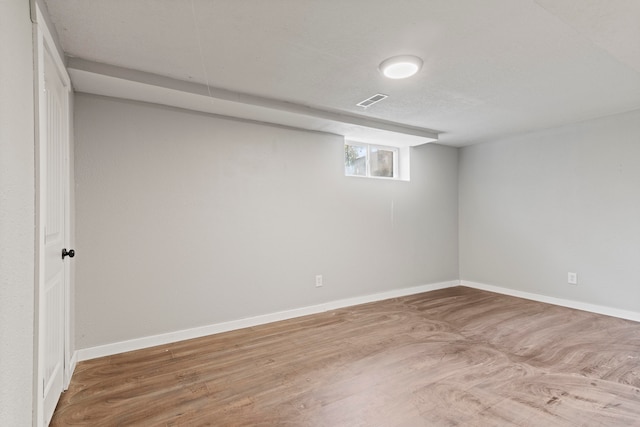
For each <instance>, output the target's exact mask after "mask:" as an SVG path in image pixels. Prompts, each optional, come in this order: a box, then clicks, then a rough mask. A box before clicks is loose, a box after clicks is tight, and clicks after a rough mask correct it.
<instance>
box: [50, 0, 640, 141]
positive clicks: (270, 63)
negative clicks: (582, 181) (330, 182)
mask: <svg viewBox="0 0 640 427" xmlns="http://www.w3.org/2000/svg"><path fill="white" fill-rule="evenodd" d="M46 4H47V7H48V9H49V13H50V15H51V18H52V21H53V23H54V24H55V27H56V31H57V33H58V36H59V38H60V41H61V44H62V47H63V49H64V51H65V53H66V54H67V55H68V56H70V57H77V58H81V59H83V60H87V61H76V63H77V64H85V65H86V64H90V66H84V68H83V67H82V66H79V67H78V70H76V71H74V70H73V67H70V68H72V70H71V74H72V79H73V80H74V85H75V86H76V88H77V89H79V90H84V91H89V92H96V93H98V92H99V88H100V87H101V85H102V88H103V89H102V91H103V92H104V91H106V89H104V88H105V87H107V86H109V84H116V86H117V82H118V81H119V80H123V78H122V76H124V75H125V74H126V73H121V76H120V78H119V79H116V80H113V75H108V74H109V73H105V72H103V71H100V64H109V65H115V66H117V67H119V68H117V69H130V70H137V71H141V72H145V73H151V74H148V76H149V81H150V82H151V81H152V80H154V79H153V74H157V75H160V76H164V77H166V78H170V79H166V80H165V81H164V82H165V83H166V82H170V81H175V80H178V81H186V82H191V83H197V84H198V85H193V86H192V87H203V88H206V86H209V87H210V88H212V89H211V90H209V89H206V90H207V91H211V92H212V94H213V95H215V94H216V93H221V91H222V92H225V91H226V92H225V93H231V94H234V93H235V94H244V95H247V96H245V97H244V98H243V99H245V100H251V99H258V100H263V101H265V100H266V101H268V100H272V101H273V104H272V106H274V108H275V109H276V110H277V109H278V105H284V104H288V105H293V106H295V107H297V108H307V109H308V111H311V112H312V113H314V114H315V112H320V113H322V112H332V113H333V114H343V115H344V116H345V117H347V118H348V117H352V118H354V120H356V121H357V119H358V116H362V117H364V118H369V119H371V123H373V128H374V129H375V128H376V126H377V125H376V123H378V122H379V123H382V124H385V123H387V124H389V123H391V125H395V126H397V127H402V126H408V127H409V128H408V129H413V130H414V131H416V130H420V129H422V130H423V131H424V132H427V133H428V132H429V131H430V130H431V129H433V130H437V131H439V132H441V134H440V137H439V142H440V143H443V144H447V145H453V146H464V145H469V144H473V143H478V142H483V141H487V140H492V139H498V138H502V137H506V136H508V135H512V134H515V133H522V132H529V131H533V130H537V129H542V128H548V127H553V126H557V125H561V124H565V123H571V122H576V121H581V120H586V119H591V118H595V117H601V116H606V115H610V114H615V113H620V112H624V111H630V110H634V109H638V108H640V1H638V0H535V1H534V0H483V1H477V0H393V1H389V0H269V1H267V0H109V1H106V0H48V1H46ZM399 54H413V55H417V56H419V57H421V58H422V59H423V60H424V67H423V69H422V71H421V72H420V73H419V74H418V75H416V76H414V77H412V78H409V79H406V80H388V79H385V78H384V77H382V76H381V74H380V73H379V72H378V69H377V67H378V64H379V63H380V62H381V61H382V60H384V59H386V58H388V57H390V56H394V55H399ZM89 61H91V62H89ZM93 63H100V64H94V65H95V66H91V64H93ZM70 64H73V61H71V62H70ZM87 69H92V70H93V71H91V72H89V71H87ZM102 69H109V67H103V68H102ZM114 69H116V68H114ZM83 73H84V74H83ZM87 73H89V74H91V73H93V76H92V77H91V76H89V77H90V78H89V79H88V80H91V79H92V78H93V80H94V83H93V84H90V83H87ZM74 74H75V76H74ZM105 75H107V78H110V79H111V80H109V81H110V83H109V84H106V83H105V84H103V83H104V76H105ZM138 75H144V73H138ZM78 76H84V78H83V77H78ZM101 78H102V79H103V80H101ZM172 79H173V80H172ZM101 81H102V82H103V83H100V82H101ZM114 81H115V83H114ZM138 83H140V82H138ZM165 83H161V84H158V83H157V82H156V83H153V84H151V85H152V86H154V85H155V86H160V87H161V88H164V89H166V87H167V86H173V87H174V88H175V87H177V86H176V85H172V84H165ZM205 85H206V86H205ZM124 87H125V86H122V87H121V92H122V91H125V92H126V91H130V90H131V89H124ZM117 92H118V91H117V90H115V91H114V92H112V93H113V94H117ZM187 92H188V91H187ZM196 92H197V91H196ZM376 93H384V94H387V95H389V98H387V99H386V100H384V101H382V102H380V103H378V104H375V105H374V106H372V107H370V108H369V109H367V110H363V109H361V108H360V107H357V106H356V105H355V104H356V103H358V102H359V101H362V100H363V99H365V98H368V97H369V96H371V95H374V94H376ZM103 94H109V93H103ZM191 95H193V93H191ZM206 95H207V93H205V94H201V95H200V96H206ZM125 97H126V96H125ZM281 101H286V103H282V102H281ZM155 102H159V101H155ZM172 105H175V104H172ZM264 105H266V106H267V107H269V105H268V103H267V104H264ZM264 105H263V106H264ZM309 107H310V108H309ZM212 112H218V111H212ZM312 115H313V114H312ZM249 118H251V117H249ZM274 121H275V122H278V121H277V119H276V120H274ZM347 122H348V120H347ZM348 123H349V122H348ZM285 124H286V123H285ZM383 128H384V126H383ZM319 130H322V129H319ZM378 130H379V129H378ZM338 132H339V131H338ZM400 133H402V132H400ZM414 133H415V132H414Z"/></svg>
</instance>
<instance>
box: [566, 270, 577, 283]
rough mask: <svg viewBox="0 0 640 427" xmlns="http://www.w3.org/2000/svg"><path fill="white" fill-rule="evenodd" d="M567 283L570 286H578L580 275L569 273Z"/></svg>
mask: <svg viewBox="0 0 640 427" xmlns="http://www.w3.org/2000/svg"><path fill="white" fill-rule="evenodd" d="M567 282H569V284H570V285H577V284H578V273H571V272H570V273H569V274H568V275H567Z"/></svg>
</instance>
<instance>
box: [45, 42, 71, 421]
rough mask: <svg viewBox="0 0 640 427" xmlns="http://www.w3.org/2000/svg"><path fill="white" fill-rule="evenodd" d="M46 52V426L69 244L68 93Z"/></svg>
mask: <svg viewBox="0 0 640 427" xmlns="http://www.w3.org/2000/svg"><path fill="white" fill-rule="evenodd" d="M43 50H44V55H43V62H44V63H43V65H44V88H43V90H44V92H43V93H41V96H42V97H43V99H42V101H43V104H42V105H41V119H40V120H41V127H40V129H41V139H40V141H41V144H42V145H43V147H42V148H43V150H42V151H41V153H42V157H43V158H41V162H43V163H44V164H42V165H41V169H40V170H41V172H42V178H44V180H43V181H44V182H42V181H41V185H42V186H43V187H44V188H43V190H44V191H43V193H41V194H43V200H41V203H40V209H41V214H42V215H43V222H44V268H43V277H44V280H43V281H42V282H41V289H40V316H41V319H40V323H39V324H40V331H39V333H40V346H41V349H40V352H41V356H40V357H41V362H40V363H41V369H42V387H43V389H42V392H43V401H44V402H43V406H42V408H43V414H42V415H43V421H44V424H45V425H46V424H48V423H49V421H50V420H51V416H52V415H53V411H54V410H55V407H56V404H57V403H58V399H59V398H60V394H61V393H62V391H63V387H64V380H63V379H64V374H65V372H64V369H65V328H66V325H65V309H66V307H65V306H66V304H65V301H66V298H67V296H66V289H67V285H66V280H68V278H67V277H66V276H67V274H66V272H65V270H68V269H66V268H65V263H68V262H69V258H67V257H66V256H65V257H64V259H63V249H65V242H66V241H67V232H66V226H67V224H68V220H67V215H68V214H69V213H68V212H67V209H66V206H67V197H68V195H67V193H68V191H67V190H68V185H69V184H68V150H69V143H68V142H69V136H68V123H69V121H68V120H69V116H68V95H67V88H66V87H65V85H64V83H63V82H62V80H61V78H60V75H59V72H58V69H57V67H56V66H55V64H54V61H53V59H52V57H51V54H50V53H49V51H48V50H47V49H43Z"/></svg>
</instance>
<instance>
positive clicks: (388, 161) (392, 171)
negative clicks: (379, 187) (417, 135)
mask: <svg viewBox="0 0 640 427" xmlns="http://www.w3.org/2000/svg"><path fill="white" fill-rule="evenodd" d="M400 151H401V149H399V148H398V147H389V146H383V145H372V144H364V143H360V142H350V141H349V142H346V143H345V145H344V174H345V175H346V176H361V177H368V178H384V179H404V180H407V181H408V175H406V176H405V174H403V176H401V175H400V166H403V165H402V164H401V163H405V162H404V161H401V159H400V157H401V153H400ZM403 151H404V150H403ZM405 154H406V157H407V158H408V148H407V149H406V153H405ZM402 157H405V156H402ZM403 160H404V159H403ZM406 163H408V159H407V161H406ZM407 169H408V165H407Z"/></svg>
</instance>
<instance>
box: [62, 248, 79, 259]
mask: <svg viewBox="0 0 640 427" xmlns="http://www.w3.org/2000/svg"><path fill="white" fill-rule="evenodd" d="M66 256H68V257H69V258H73V257H74V256H76V251H74V250H73V249H71V250H70V251H67V248H64V249H63V250H62V259H64V257H66Z"/></svg>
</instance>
